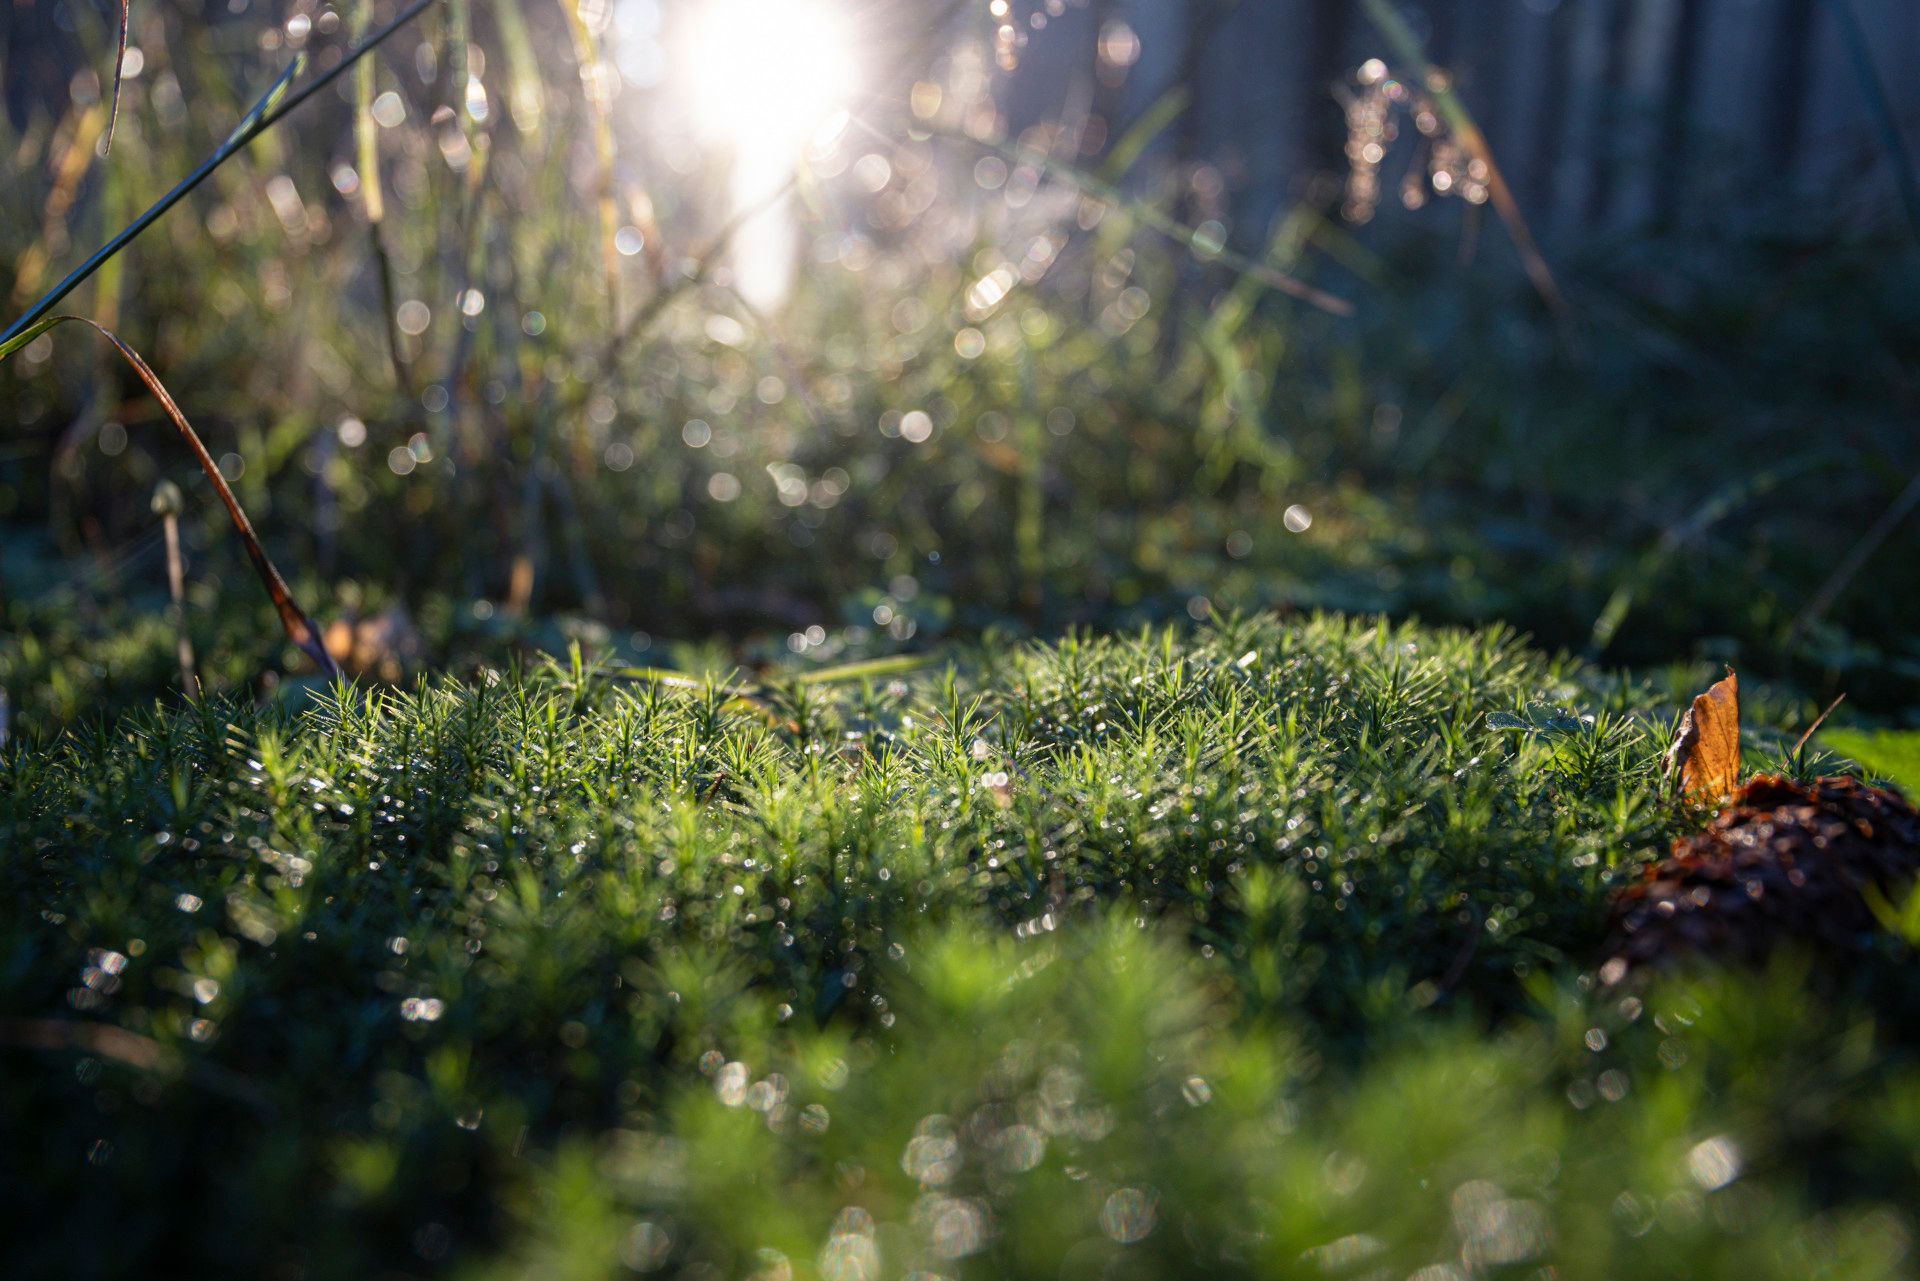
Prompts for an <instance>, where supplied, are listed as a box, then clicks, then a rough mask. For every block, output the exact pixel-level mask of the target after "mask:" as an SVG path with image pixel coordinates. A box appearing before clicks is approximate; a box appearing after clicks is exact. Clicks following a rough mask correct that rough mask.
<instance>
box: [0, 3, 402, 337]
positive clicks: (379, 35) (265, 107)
mask: <svg viewBox="0 0 1920 1281" xmlns="http://www.w3.org/2000/svg"><path fill="white" fill-rule="evenodd" d="M434 3H435V0H413V3H412V4H410V5H408V6H407V7H406V8H405V9H404V10H402V11H401V12H400V14H399V16H398V17H396V18H394V20H393V21H392V22H389V23H388V24H387V25H386V26H384V27H382V28H381V29H380V30H379V31H377V32H375V33H374V34H373V35H371V36H369V37H367V38H366V39H365V40H363V41H361V42H360V43H359V44H357V45H355V46H354V47H353V48H352V49H350V50H348V51H347V53H346V54H345V55H344V56H342V58H341V59H340V61H339V62H337V63H335V64H334V65H333V66H332V67H329V68H328V69H327V70H326V71H324V72H322V73H321V74H320V75H318V76H315V77H314V78H313V79H312V80H310V81H308V82H307V83H306V84H304V85H302V86H301V87H300V88H299V90H297V91H295V92H292V93H288V89H289V87H290V86H291V83H292V80H293V77H294V76H295V75H296V74H298V72H299V71H300V69H301V67H302V66H303V65H304V59H303V58H301V59H295V61H294V63H293V65H292V66H290V67H288V68H287V70H286V71H285V72H284V73H283V74H282V75H281V77H280V79H279V80H277V81H275V82H274V85H273V88H271V89H269V90H268V91H267V93H266V95H265V96H264V97H262V98H261V99H260V101H259V102H258V103H256V104H255V106H254V108H253V110H251V111H249V112H248V113H247V114H246V115H245V116H244V117H243V118H242V119H241V122H240V124H239V126H238V127H236V128H235V129H234V131H233V133H232V134H230V135H229V136H228V137H227V140H226V141H225V142H223V143H221V144H220V146H218V147H216V148H215V149H214V152H213V154H212V155H211V156H208V157H207V158H206V159H205V160H203V161H201V162H200V165H199V167H198V168H196V169H195V170H194V171H193V172H192V173H190V174H188V175H187V176H186V177H185V178H183V179H181V180H180V181H179V182H178V183H176V184H175V185H174V187H173V189H172V190H171V191H169V192H167V194H166V195H164V196H162V197H160V199H159V200H157V201H155V202H154V203H153V204H152V205H150V206H149V207H148V209H147V211H146V212H145V213H143V214H141V215H140V216H139V217H138V218H136V219H134V220H133V222H131V223H129V224H128V225H127V226H126V227H124V228H122V229H121V230H120V232H119V233H118V234H117V235H115V236H114V237H113V239H111V240H109V241H108V242H107V243H106V244H104V245H102V246H101V247H100V248H99V249H97V250H95V251H94V252H93V254H92V255H91V256H90V257H88V259H87V260H86V261H85V262H83V263H81V264H80V265H79V266H78V267H76V268H74V269H73V271H71V272H69V273H68V274H67V276H66V278H65V279H64V280H62V281H61V282H60V283H59V284H57V285H55V286H54V287H53V288H52V289H51V290H49V291H48V292H47V293H46V294H45V295H44V296H42V297H41V299H40V301H38V302H36V303H35V304H34V305H33V306H31V307H29V308H28V309H27V311H26V312H25V314H23V315H21V316H20V317H19V318H18V319H17V320H15V321H14V322H13V323H12V324H11V325H8V326H7V328H6V330H5V332H3V333H0V356H4V355H5V354H6V353H7V352H9V351H12V350H13V349H14V347H13V344H14V343H15V340H17V339H18V338H19V337H20V336H21V335H22V334H23V333H25V332H26V331H27V330H28V329H30V328H32V327H33V326H34V325H35V324H36V323H38V322H39V321H40V319H41V318H42V317H44V316H45V315H46V314H47V313H48V312H50V311H52V310H53V309H54V307H55V306H57V305H58V304H59V302H60V300H61V299H62V298H65V297H66V296H67V295H68V294H70V293H72V292H73V291H74V289H76V288H78V287H79V285H80V283H81V282H82V281H84V280H86V278H87V277H89V276H91V275H92V274H93V273H94V272H96V271H98V270H99V269H100V267H101V265H102V264H103V263H105V262H106V261H107V260H108V259H110V258H112V257H113V256H114V255H115V254H117V253H119V252H120V251H121V250H122V249H125V248H126V247H127V246H128V245H129V244H131V243H132V242H133V241H134V239H135V238H136V237H138V236H139V235H140V233H141V232H143V231H145V230H146V229H147V228H148V227H151V226H152V225H153V224H154V223H155V222H157V221H159V220H160V218H161V217H162V216H163V215H164V214H165V213H166V212H167V211H168V210H169V209H171V208H173V207H174V206H175V205H176V204H178V203H180V201H181V200H182V199H183V198H185V196H186V195H187V193H188V192H190V191H192V190H193V189H194V188H195V187H198V186H199V185H200V184H201V183H203V182H205V181H206V180H207V177H208V175H210V174H212V173H213V171H214V170H216V169H218V168H219V167H220V166H221V165H223V164H225V163H226V162H227V161H228V160H230V159H232V157H233V156H234V155H235V154H236V153H237V152H238V151H239V150H240V149H241V148H242V147H244V146H246V145H247V144H248V143H249V142H251V141H253V140H254V139H255V138H257V137H259V136H260V135H261V134H263V133H265V132H266V131H267V130H269V129H271V128H273V126H275V125H276V124H278V123H280V121H282V120H284V119H286V117H287V116H288V115H289V114H291V113H292V112H294V111H297V110H298V109H299V108H300V107H301V105H302V104H304V103H305V102H306V101H307V100H308V99H309V98H311V97H313V95H314V94H316V93H319V92H320V91H321V90H322V89H325V88H326V87H327V86H328V85H330V84H332V83H333V82H334V80H336V79H337V78H338V77H340V76H341V75H344V74H345V73H346V71H347V70H348V69H349V68H351V67H352V66H353V65H354V64H355V63H357V62H358V61H359V60H360V59H361V58H364V57H365V56H366V55H367V54H369V53H372V52H373V51H374V50H375V49H377V48H379V47H380V45H382V44H383V43H385V42H386V41H387V40H388V39H389V38H390V37H391V36H392V35H393V34H394V33H395V32H397V31H399V30H400V29H401V28H403V27H405V26H406V25H407V24H408V23H410V22H412V21H413V20H414V19H415V18H417V17H419V16H420V15H421V14H422V13H425V12H426V10H427V8H428V7H429V6H430V5H432V4H434ZM276 104H277V105H276Z"/></svg>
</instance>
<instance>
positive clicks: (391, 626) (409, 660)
mask: <svg viewBox="0 0 1920 1281" xmlns="http://www.w3.org/2000/svg"><path fill="white" fill-rule="evenodd" d="M326 646H327V653H328V654H330V655H332V657H333V661H334V662H336V663H338V664H340V667H341V669H342V670H343V671H345V672H346V673H347V674H348V675H349V676H357V677H358V676H365V677H372V678H373V679H375V680H381V681H385V682H386V683H387V684H389V685H397V684H399V683H400V682H401V681H402V680H404V679H405V678H406V675H407V673H408V672H409V671H410V670H411V669H413V668H414V667H416V666H417V665H418V664H419V662H420V659H421V657H422V655H423V653H424V651H425V646H424V645H423V644H422V642H421V639H420V631H419V629H418V628H416V627H415V626H414V625H413V619H412V618H410V617H409V616H408V615H407V611H406V610H405V609H404V608H402V607H401V606H399V605H391V606H389V607H388V608H386V609H385V610H383V611H381V612H380V613H378V614H376V615H374V616H373V617H372V618H336V619H334V620H333V624H332V626H330V627H328V628H327V635H326Z"/></svg>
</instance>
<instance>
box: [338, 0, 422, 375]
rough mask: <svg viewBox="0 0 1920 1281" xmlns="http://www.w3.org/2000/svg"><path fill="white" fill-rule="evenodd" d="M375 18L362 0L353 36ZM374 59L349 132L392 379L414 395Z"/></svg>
mask: <svg viewBox="0 0 1920 1281" xmlns="http://www.w3.org/2000/svg"><path fill="white" fill-rule="evenodd" d="M372 21H373V0H360V3H359V4H358V5H356V6H355V7H354V12H353V38H354V39H355V40H358V39H360V38H361V37H362V36H363V35H365V34H366V30H367V27H368V25H369V24H370V23H371V22H372ZM373 73H374V67H373V59H371V58H367V59H363V60H362V61H361V63H360V65H359V66H358V67H356V68H354V73H353V134H354V145H355V151H356V158H357V160H358V162H359V166H360V200H361V208H362V209H363V210H365V211H366V215H367V245H368V247H369V248H370V249H371V250H372V251H373V267H374V279H375V283H376V284H377V285H378V286H379V290H380V314H381V316H382V318H383V319H384V320H385V322H386V334H387V355H388V357H389V358H390V360H391V361H392V363H393V381H394V384H395V386H396V387H398V388H399V391H400V394H401V395H403V396H406V397H409V398H411V397H412V395H413V372H412V370H410V369H409V368H408V367H407V356H406V351H405V349H404V348H403V347H402V345H401V342H400V321H399V319H398V317H397V316H396V315H395V313H394V306H395V304H394V294H393V260H392V259H391V258H389V257H388V256H387V238H386V234H385V231H384V230H383V227H382V224H384V223H385V222H386V218H387V198H386V188H385V185H384V184H383V183H382V181H381V178H380V132H379V124H378V122H377V121H375V120H374V118H373V88H374V85H373Z"/></svg>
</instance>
